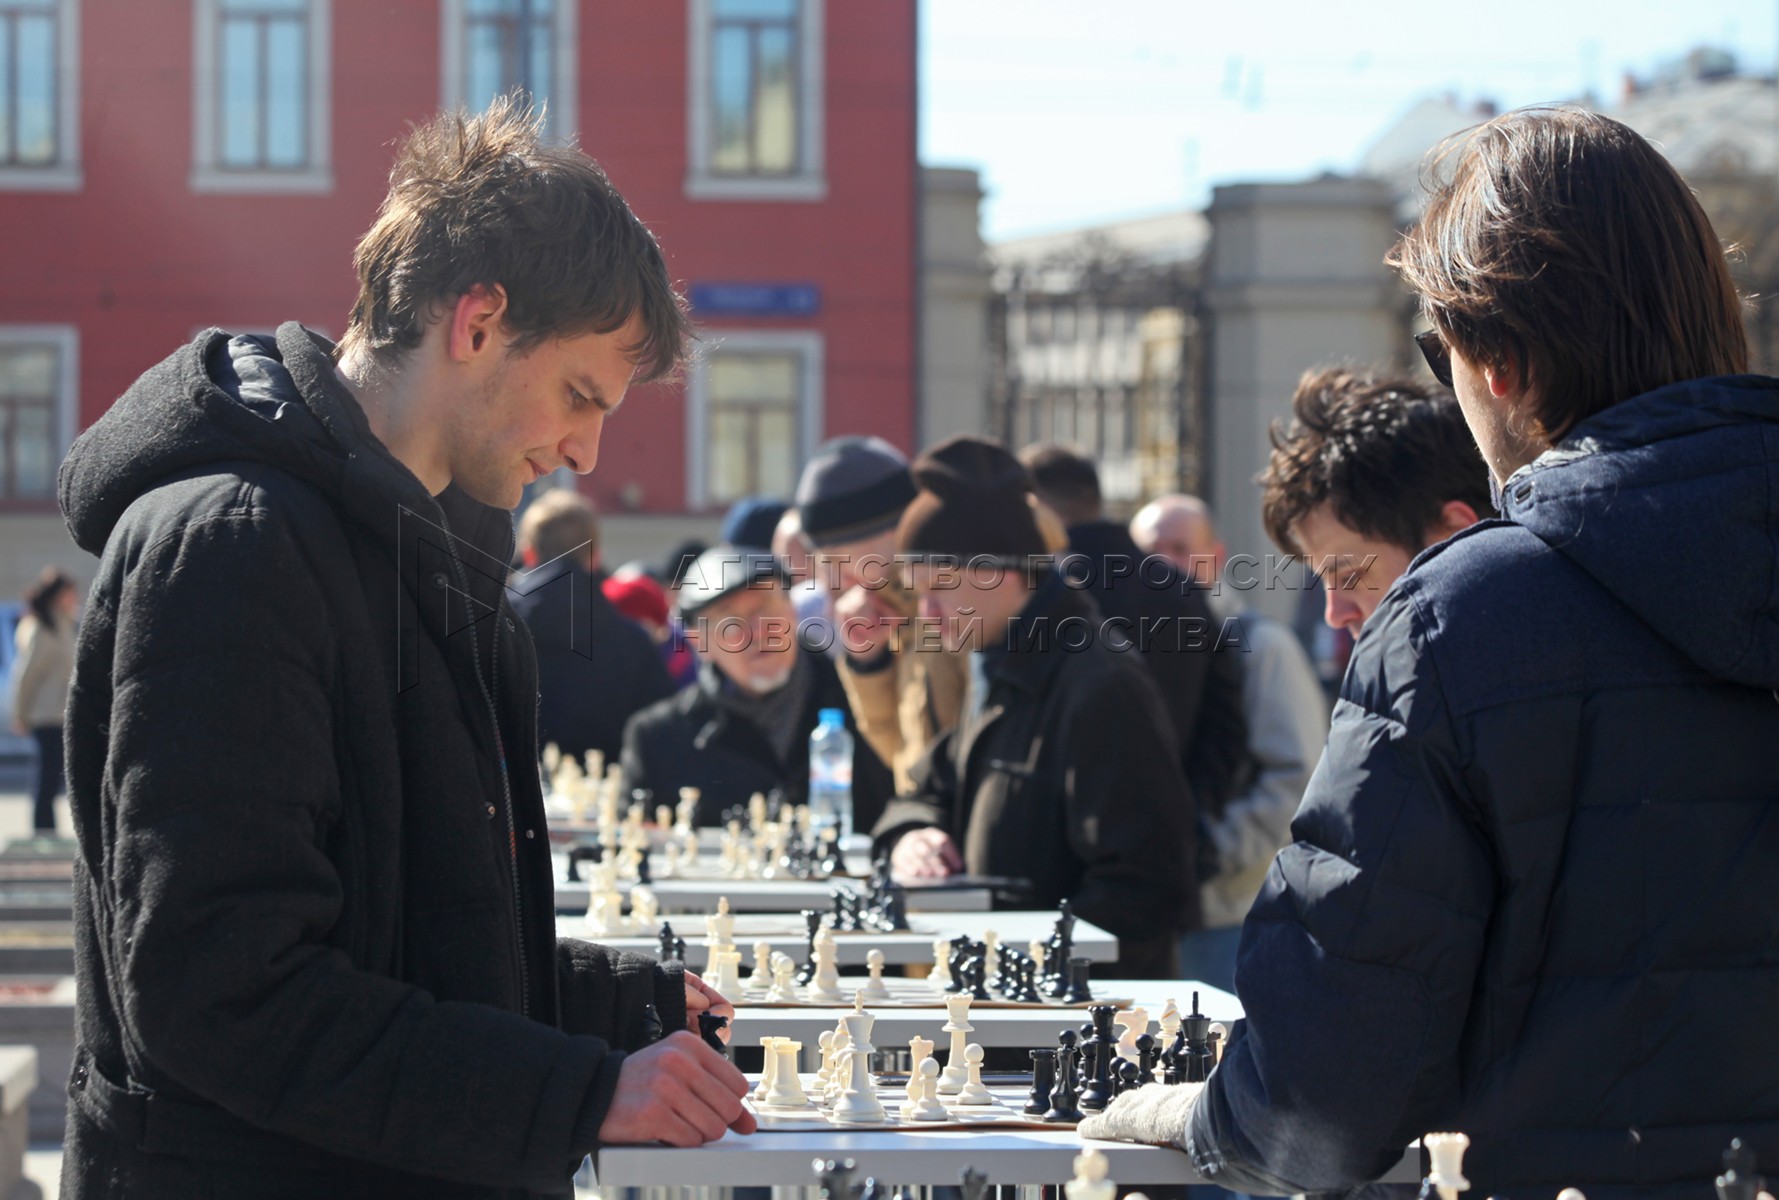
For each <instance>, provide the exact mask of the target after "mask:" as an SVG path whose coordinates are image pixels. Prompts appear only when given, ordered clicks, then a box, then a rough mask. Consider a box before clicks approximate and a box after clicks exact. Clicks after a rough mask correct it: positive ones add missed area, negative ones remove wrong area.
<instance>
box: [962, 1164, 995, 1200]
mask: <svg viewBox="0 0 1779 1200" xmlns="http://www.w3.org/2000/svg"><path fill="white" fill-rule="evenodd" d="M957 1181H958V1190H959V1191H961V1192H962V1193H963V1200H984V1197H986V1196H987V1195H988V1174H987V1173H986V1172H983V1171H978V1170H976V1169H975V1168H974V1167H965V1168H964V1169H963V1170H961V1171H959V1172H958V1173H957Z"/></svg>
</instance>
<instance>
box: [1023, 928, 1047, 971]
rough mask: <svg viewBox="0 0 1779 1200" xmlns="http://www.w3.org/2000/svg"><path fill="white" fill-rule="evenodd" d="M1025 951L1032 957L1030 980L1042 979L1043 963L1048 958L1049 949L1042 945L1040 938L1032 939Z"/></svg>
mask: <svg viewBox="0 0 1779 1200" xmlns="http://www.w3.org/2000/svg"><path fill="white" fill-rule="evenodd" d="M1026 950H1027V952H1028V953H1030V954H1031V956H1032V978H1033V979H1043V978H1044V961H1045V960H1046V959H1048V958H1049V957H1050V947H1049V946H1047V945H1045V944H1044V940H1043V939H1042V938H1033V939H1032V940H1031V942H1030V944H1029V945H1027V946H1026Z"/></svg>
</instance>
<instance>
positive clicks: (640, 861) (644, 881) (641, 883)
mask: <svg viewBox="0 0 1779 1200" xmlns="http://www.w3.org/2000/svg"><path fill="white" fill-rule="evenodd" d="M654 882H655V879H654V871H653V869H652V868H650V866H649V852H648V851H647V850H644V851H643V852H642V854H641V855H640V856H638V858H637V860H636V886H637V887H648V886H649V885H650V884H652V883H654Z"/></svg>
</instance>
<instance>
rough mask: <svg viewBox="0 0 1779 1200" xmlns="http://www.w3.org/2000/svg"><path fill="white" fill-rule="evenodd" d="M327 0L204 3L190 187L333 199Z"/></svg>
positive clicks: (200, 0)
mask: <svg viewBox="0 0 1779 1200" xmlns="http://www.w3.org/2000/svg"><path fill="white" fill-rule="evenodd" d="M329 17H330V8H329V0H196V12H195V19H194V22H193V27H194V30H195V46H194V58H193V61H194V63H195V64H196V69H195V71H194V73H193V75H194V83H195V87H194V89H193V102H194V110H195V114H194V116H195V119H194V123H193V129H192V146H193V154H192V159H193V172H192V186H193V188H194V189H196V190H198V191H265V192H284V191H305V192H306V191H327V190H330V189H331V188H332V187H333V177H332V172H331V171H330V170H329V162H328V158H329V153H328V147H329V136H328V134H329V130H328V100H329V96H328V90H329V52H328V24H329Z"/></svg>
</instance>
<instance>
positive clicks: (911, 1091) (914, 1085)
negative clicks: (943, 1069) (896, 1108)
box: [902, 1034, 933, 1116]
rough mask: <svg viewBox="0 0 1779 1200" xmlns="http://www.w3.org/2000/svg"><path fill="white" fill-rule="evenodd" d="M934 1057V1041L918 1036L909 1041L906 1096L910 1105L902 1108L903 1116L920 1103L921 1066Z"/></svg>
mask: <svg viewBox="0 0 1779 1200" xmlns="http://www.w3.org/2000/svg"><path fill="white" fill-rule="evenodd" d="M931 1057H933V1039H932V1038H923V1037H921V1036H920V1035H918V1034H916V1035H915V1036H914V1037H911V1038H909V1039H908V1086H907V1088H905V1089H904V1094H905V1095H906V1096H907V1097H908V1103H907V1104H905V1105H903V1106H902V1115H903V1116H907V1115H908V1109H909V1108H910V1107H911V1106H913V1105H916V1104H918V1103H920V1064H922V1063H924V1062H925V1061H927V1059H929V1058H931Z"/></svg>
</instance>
